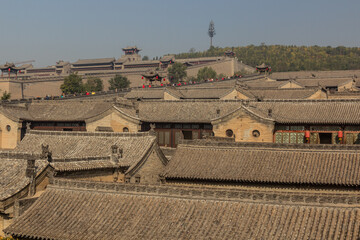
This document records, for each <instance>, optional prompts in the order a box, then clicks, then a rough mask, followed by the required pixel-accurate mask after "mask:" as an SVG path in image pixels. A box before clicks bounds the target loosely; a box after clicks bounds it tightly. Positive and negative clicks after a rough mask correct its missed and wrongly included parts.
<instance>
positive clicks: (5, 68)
mask: <svg viewBox="0 0 360 240" xmlns="http://www.w3.org/2000/svg"><path fill="white" fill-rule="evenodd" d="M23 69H24V68H22V67H16V66H15V64H14V63H8V62H7V63H5V64H4V65H0V70H1V77H3V76H4V72H5V73H8V74H9V77H10V74H11V73H14V74H15V75H16V76H17V74H18V72H21V70H23Z"/></svg>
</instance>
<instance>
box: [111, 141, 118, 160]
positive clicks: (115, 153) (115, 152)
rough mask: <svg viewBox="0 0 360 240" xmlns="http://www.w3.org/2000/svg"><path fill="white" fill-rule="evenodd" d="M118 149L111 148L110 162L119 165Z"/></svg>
mask: <svg viewBox="0 0 360 240" xmlns="http://www.w3.org/2000/svg"><path fill="white" fill-rule="evenodd" d="M118 149H119V147H118V146H116V145H112V146H111V157H110V160H111V161H112V162H113V163H115V164H117V163H119V156H118Z"/></svg>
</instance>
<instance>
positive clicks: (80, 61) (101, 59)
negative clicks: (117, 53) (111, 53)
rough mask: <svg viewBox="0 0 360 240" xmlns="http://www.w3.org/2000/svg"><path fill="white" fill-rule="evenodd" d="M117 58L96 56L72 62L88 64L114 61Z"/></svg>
mask: <svg viewBox="0 0 360 240" xmlns="http://www.w3.org/2000/svg"><path fill="white" fill-rule="evenodd" d="M114 61H115V58H94V59H79V60H77V61H76V62H74V63H72V64H73V65H87V64H103V63H109V64H110V63H113V62H114Z"/></svg>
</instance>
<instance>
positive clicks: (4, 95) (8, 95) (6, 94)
mask: <svg viewBox="0 0 360 240" xmlns="http://www.w3.org/2000/svg"><path fill="white" fill-rule="evenodd" d="M10 97H11V93H8V92H6V91H5V92H4V93H3V95H2V97H1V100H8V99H10Z"/></svg>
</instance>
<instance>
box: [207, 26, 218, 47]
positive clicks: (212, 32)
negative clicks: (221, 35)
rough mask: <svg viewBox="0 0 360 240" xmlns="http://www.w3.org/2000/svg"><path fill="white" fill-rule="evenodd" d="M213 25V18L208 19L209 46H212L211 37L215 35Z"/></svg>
mask: <svg viewBox="0 0 360 240" xmlns="http://www.w3.org/2000/svg"><path fill="white" fill-rule="evenodd" d="M215 34H216V32H215V26H214V22H213V20H211V21H210V24H209V30H208V35H209V37H210V48H211V47H212V38H213V37H214V36H215Z"/></svg>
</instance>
